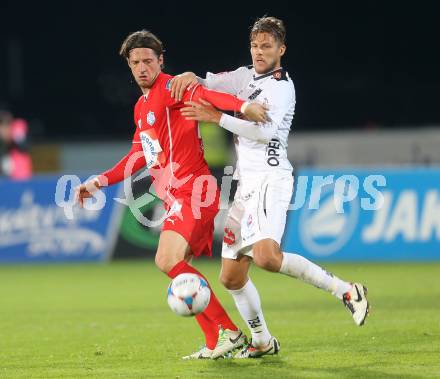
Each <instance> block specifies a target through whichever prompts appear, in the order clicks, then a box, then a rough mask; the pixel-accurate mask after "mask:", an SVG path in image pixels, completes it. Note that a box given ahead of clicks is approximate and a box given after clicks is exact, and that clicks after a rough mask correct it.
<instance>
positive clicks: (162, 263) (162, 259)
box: [154, 251, 172, 274]
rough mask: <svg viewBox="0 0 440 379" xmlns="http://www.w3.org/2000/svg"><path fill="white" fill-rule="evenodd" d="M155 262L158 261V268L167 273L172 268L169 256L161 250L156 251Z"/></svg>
mask: <svg viewBox="0 0 440 379" xmlns="http://www.w3.org/2000/svg"><path fill="white" fill-rule="evenodd" d="M154 262H155V263H156V266H157V268H158V269H159V270H160V271H162V272H163V273H165V274H167V273H168V272H169V271H170V270H171V269H172V266H171V265H170V261H169V258H168V257H166V256H165V255H164V254H161V253H160V252H159V251H158V252H157V253H156V257H155V258H154Z"/></svg>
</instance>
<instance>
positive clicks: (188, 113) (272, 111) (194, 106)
mask: <svg viewBox="0 0 440 379" xmlns="http://www.w3.org/2000/svg"><path fill="white" fill-rule="evenodd" d="M271 92H272V93H271V96H270V98H269V99H268V101H269V111H268V120H267V121H266V122H264V123H255V122H251V121H247V120H242V119H239V118H236V117H232V116H229V115H227V114H224V113H222V112H220V111H218V110H217V109H215V108H214V107H213V106H212V105H211V104H210V103H208V102H206V101H203V100H200V103H199V104H198V103H195V102H188V103H186V104H187V105H189V106H188V107H186V108H182V110H181V112H182V114H183V115H184V116H185V117H186V118H188V119H191V120H197V121H205V122H213V123H216V124H219V125H220V126H221V127H222V128H224V129H226V130H229V131H230V132H231V133H234V134H237V135H239V136H242V137H246V138H249V139H251V140H254V141H259V142H263V143H268V142H269V141H270V140H271V139H272V138H273V137H274V136H275V134H276V132H277V130H278V129H279V127H280V125H281V122H282V120H283V118H284V116H285V115H286V113H287V112H288V111H289V108H290V107H292V104H294V102H295V96H294V93H292V92H290V90H289V89H286V91H283V90H278V91H271Z"/></svg>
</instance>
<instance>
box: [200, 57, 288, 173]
mask: <svg viewBox="0 0 440 379" xmlns="http://www.w3.org/2000/svg"><path fill="white" fill-rule="evenodd" d="M201 81H202V83H203V85H205V86H206V87H208V88H210V89H213V90H217V91H223V92H227V93H230V94H232V95H235V96H237V97H238V98H240V99H242V100H246V101H256V102H259V103H261V104H266V105H267V106H268V107H269V111H268V115H269V117H270V121H269V122H267V123H265V124H262V123H260V124H257V125H258V127H259V128H263V131H264V138H260V139H258V140H256V139H250V138H246V137H244V136H237V135H235V136H234V137H235V138H234V141H235V148H236V152H237V171H236V178H237V179H240V178H243V176H256V175H260V174H261V173H263V172H265V173H268V172H277V171H278V172H279V171H282V172H283V173H286V171H287V172H288V173H291V172H292V165H291V164H290V162H289V160H288V158H287V143H288V136H289V131H290V126H291V124H292V119H293V115H294V111H295V88H294V86H293V82H292V80H291V79H290V78H289V75H288V73H287V72H286V71H284V70H283V69H282V68H280V69H277V70H274V71H271V72H269V73H266V74H263V75H259V74H257V73H256V72H255V70H254V68H253V67H252V66H248V67H240V68H238V69H237V70H235V71H231V72H225V73H220V74H212V73H208V74H207V77H206V79H203V80H201ZM237 116H240V115H237ZM230 121H232V120H231V118H230ZM242 122H243V123H249V124H253V125H255V124H254V123H250V122H248V121H242ZM222 126H223V125H222ZM226 129H227V128H226Z"/></svg>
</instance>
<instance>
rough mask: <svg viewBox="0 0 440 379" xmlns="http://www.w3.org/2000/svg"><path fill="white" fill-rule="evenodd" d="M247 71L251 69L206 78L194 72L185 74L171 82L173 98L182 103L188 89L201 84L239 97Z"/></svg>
mask: <svg viewBox="0 0 440 379" xmlns="http://www.w3.org/2000/svg"><path fill="white" fill-rule="evenodd" d="M247 71H249V68H247V67H239V68H238V69H236V70H234V71H228V72H221V73H219V74H213V73H211V72H208V73H207V74H206V78H201V77H198V76H196V74H194V73H193V72H184V73H183V74H180V75H177V76H175V77H174V78H173V79H172V80H171V96H172V97H173V98H174V99H176V100H178V101H180V100H182V98H183V95H184V93H185V91H186V90H187V89H188V90H191V88H192V87H194V86H195V85H196V84H201V85H202V86H203V87H205V88H209V89H212V90H215V91H221V92H226V93H229V94H232V95H237V93H238V91H239V90H240V88H241V87H242V86H243V81H244V80H246V78H247V76H246V75H245V73H246V72H247Z"/></svg>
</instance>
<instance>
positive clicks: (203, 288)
mask: <svg viewBox="0 0 440 379" xmlns="http://www.w3.org/2000/svg"><path fill="white" fill-rule="evenodd" d="M210 298H211V290H210V289H209V286H208V283H206V280H205V279H203V278H201V277H200V276H199V275H196V274H180V275H178V276H176V277H175V278H174V279H173V280H172V281H171V283H170V285H169V286H168V305H169V306H170V308H171V310H172V311H173V312H174V313H176V314H178V315H179V316H194V315H197V314H199V313H200V312H203V311H204V310H205V308H206V307H207V306H208V304H209V300H210Z"/></svg>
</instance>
